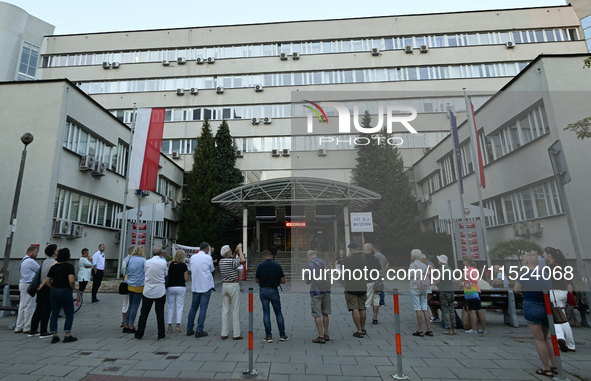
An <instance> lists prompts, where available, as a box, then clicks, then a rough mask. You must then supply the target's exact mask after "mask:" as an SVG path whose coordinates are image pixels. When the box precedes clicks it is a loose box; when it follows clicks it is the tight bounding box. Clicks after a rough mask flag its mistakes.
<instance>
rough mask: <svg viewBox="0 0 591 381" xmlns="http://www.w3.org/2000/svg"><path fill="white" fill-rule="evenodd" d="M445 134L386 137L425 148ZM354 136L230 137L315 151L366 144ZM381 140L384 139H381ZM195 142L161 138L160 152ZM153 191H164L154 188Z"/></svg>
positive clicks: (255, 148) (246, 147)
mask: <svg viewBox="0 0 591 381" xmlns="http://www.w3.org/2000/svg"><path fill="white" fill-rule="evenodd" d="M447 135H449V132H419V133H417V134H411V133H399V134H391V135H390V136H389V137H390V138H393V140H392V143H391V144H392V145H396V146H397V147H398V148H427V147H434V146H435V145H437V143H439V142H440V141H441V140H443V139H444V138H445V137H446V136H447ZM356 138H357V135H333V136H324V135H323V136H319V135H306V136H293V137H291V136H276V137H249V138H234V147H235V148H236V149H238V150H241V151H242V152H271V151H272V150H274V149H279V150H282V149H290V150H292V151H316V150H318V149H321V148H322V149H326V150H330V151H336V150H351V149H355V148H357V147H358V146H359V145H363V144H366V140H359V141H356V140H355V139H356ZM356 142H357V144H356ZM381 144H388V143H387V142H383V141H382V143H381ZM196 146H197V140H196V139H173V140H168V139H167V140H162V153H163V154H166V155H170V154H172V153H173V152H178V153H179V154H181V155H185V154H193V153H194V152H195V148H196ZM157 192H158V193H161V194H163V195H166V194H165V193H162V192H159V191H158V190H157ZM168 197H172V196H168Z"/></svg>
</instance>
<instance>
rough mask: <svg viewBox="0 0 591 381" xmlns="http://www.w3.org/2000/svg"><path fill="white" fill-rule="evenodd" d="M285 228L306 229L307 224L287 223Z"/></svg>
mask: <svg viewBox="0 0 591 381" xmlns="http://www.w3.org/2000/svg"><path fill="white" fill-rule="evenodd" d="M285 226H286V227H288V228H305V227H306V223H305V222H286V223H285Z"/></svg>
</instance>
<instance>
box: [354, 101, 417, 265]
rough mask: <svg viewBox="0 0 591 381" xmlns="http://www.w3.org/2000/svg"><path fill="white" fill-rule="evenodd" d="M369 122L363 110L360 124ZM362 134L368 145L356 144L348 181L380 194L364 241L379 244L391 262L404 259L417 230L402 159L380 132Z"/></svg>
mask: <svg viewBox="0 0 591 381" xmlns="http://www.w3.org/2000/svg"><path fill="white" fill-rule="evenodd" d="M370 123H371V116H370V115H369V112H368V111H365V114H364V115H363V118H362V120H361V126H362V127H364V128H369V127H370V126H371V124H370ZM363 137H365V138H369V144H367V145H360V146H359V149H358V152H357V158H356V160H357V165H356V167H355V168H354V169H353V174H352V180H353V182H354V183H356V184H357V185H359V186H360V187H363V188H366V189H369V190H372V191H374V192H376V193H378V194H379V195H380V196H382V198H381V200H380V201H379V202H378V203H376V204H375V205H374V206H373V207H372V210H371V211H372V212H373V220H374V224H375V229H374V233H373V234H370V235H368V239H366V241H369V240H372V243H377V244H379V245H380V247H381V248H382V251H383V252H384V253H386V254H388V255H389V256H390V257H391V258H392V259H394V260H395V261H397V262H400V261H404V258H406V257H407V256H408V255H410V250H411V249H412V248H413V245H414V243H415V237H416V235H417V234H418V233H419V231H420V230H419V224H418V222H417V221H416V216H417V215H418V210H417V207H416V202H415V200H414V197H413V195H412V192H411V187H410V182H409V179H408V176H407V173H406V171H405V169H404V162H403V160H402V156H401V155H400V152H399V151H398V149H397V148H396V147H394V146H391V145H389V144H387V142H386V139H387V136H385V135H384V134H376V135H374V136H372V137H369V136H367V135H365V136H363ZM380 143H381V144H380Z"/></svg>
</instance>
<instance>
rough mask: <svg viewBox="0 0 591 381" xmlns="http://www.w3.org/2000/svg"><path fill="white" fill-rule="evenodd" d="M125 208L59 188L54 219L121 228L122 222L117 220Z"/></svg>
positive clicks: (54, 208) (56, 195)
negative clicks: (118, 214)
mask: <svg viewBox="0 0 591 381" xmlns="http://www.w3.org/2000/svg"><path fill="white" fill-rule="evenodd" d="M122 211H123V206H121V205H119V204H115V203H112V202H110V201H105V200H101V199H98V198H94V197H90V196H86V195H83V194H81V193H78V192H75V191H71V190H68V189H64V188H61V187H59V186H58V189H57V192H56V194H55V203H54V207H53V217H54V218H62V219H66V220H71V221H74V222H80V223H84V224H89V225H96V226H102V227H107V228H113V229H120V228H121V220H120V219H116V218H115V216H116V215H117V213H121V212H122Z"/></svg>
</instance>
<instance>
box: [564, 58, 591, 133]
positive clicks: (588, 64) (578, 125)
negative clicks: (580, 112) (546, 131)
mask: <svg viewBox="0 0 591 381" xmlns="http://www.w3.org/2000/svg"><path fill="white" fill-rule="evenodd" d="M585 68H587V69H589V68H591V57H589V58H587V59H586V60H585V63H584V65H583V69H585ZM564 131H572V132H574V133H575V134H576V135H577V139H581V140H584V139H585V138H591V117H587V118H584V119H581V120H579V121H578V122H575V123H570V124H569V125H567V126H566V127H565V128H564Z"/></svg>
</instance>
